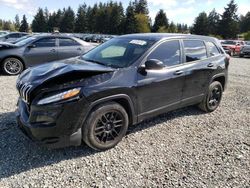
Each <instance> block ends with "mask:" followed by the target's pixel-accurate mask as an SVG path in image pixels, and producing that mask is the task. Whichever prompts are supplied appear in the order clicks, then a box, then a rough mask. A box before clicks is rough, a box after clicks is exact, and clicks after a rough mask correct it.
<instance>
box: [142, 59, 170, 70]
mask: <svg viewBox="0 0 250 188" xmlns="http://www.w3.org/2000/svg"><path fill="white" fill-rule="evenodd" d="M164 67H165V66H164V64H163V62H161V61H160V60H158V59H150V60H147V61H146V62H145V69H146V70H160V69H163V68H164Z"/></svg>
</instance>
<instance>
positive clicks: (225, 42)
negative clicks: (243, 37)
mask: <svg viewBox="0 0 250 188" xmlns="http://www.w3.org/2000/svg"><path fill="white" fill-rule="evenodd" d="M221 44H232V45H235V44H236V42H235V41H232V40H226V41H223V42H221Z"/></svg>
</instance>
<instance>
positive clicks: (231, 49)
mask: <svg viewBox="0 0 250 188" xmlns="http://www.w3.org/2000/svg"><path fill="white" fill-rule="evenodd" d="M244 44H245V43H244V41H239V40H224V41H221V45H222V47H223V49H224V50H225V51H226V53H228V54H229V55H230V56H236V55H240V49H241V47H242V46H243V45H244Z"/></svg>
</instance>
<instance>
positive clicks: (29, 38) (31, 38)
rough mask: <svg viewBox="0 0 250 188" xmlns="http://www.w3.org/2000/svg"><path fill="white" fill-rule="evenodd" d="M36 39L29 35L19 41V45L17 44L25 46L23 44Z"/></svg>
mask: <svg viewBox="0 0 250 188" xmlns="http://www.w3.org/2000/svg"><path fill="white" fill-rule="evenodd" d="M35 39H36V38H35V37H28V38H26V39H23V40H21V41H19V42H17V43H16V45H17V46H23V45H25V44H28V43H30V42H31V41H33V40H35Z"/></svg>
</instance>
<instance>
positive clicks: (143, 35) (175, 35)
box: [119, 33, 215, 41]
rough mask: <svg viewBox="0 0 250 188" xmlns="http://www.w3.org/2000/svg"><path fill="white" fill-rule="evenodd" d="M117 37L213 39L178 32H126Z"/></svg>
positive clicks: (156, 39)
mask: <svg viewBox="0 0 250 188" xmlns="http://www.w3.org/2000/svg"><path fill="white" fill-rule="evenodd" d="M119 38H131V39H141V40H143V39H145V40H146V39H147V40H155V41H158V40H161V39H165V38H189V39H203V40H214V39H215V38H213V37H208V36H203V35H192V34H180V33H138V34H127V35H122V36H119Z"/></svg>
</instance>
